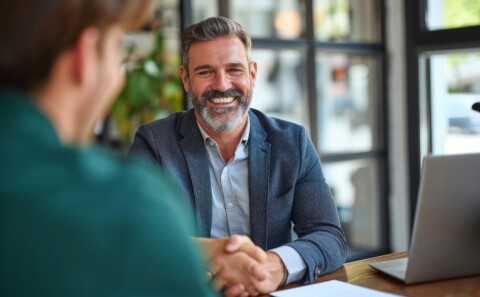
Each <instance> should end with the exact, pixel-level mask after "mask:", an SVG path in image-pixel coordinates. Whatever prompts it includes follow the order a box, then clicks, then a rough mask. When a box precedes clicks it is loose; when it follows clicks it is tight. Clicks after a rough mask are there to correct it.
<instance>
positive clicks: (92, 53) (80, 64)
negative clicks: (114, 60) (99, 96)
mask: <svg viewBox="0 0 480 297" xmlns="http://www.w3.org/2000/svg"><path fill="white" fill-rule="evenodd" d="M99 42H100V32H99V31H98V29H96V28H86V29H85V30H83V31H82V33H81V34H80V36H79V37H78V39H77V42H76V43H75V45H74V48H73V78H74V80H75V82H76V83H77V84H81V85H85V86H91V85H94V84H96V83H97V76H98V71H97V70H96V69H97V67H98V61H99V55H100V54H101V53H100V52H99V50H100V48H101V47H100V45H99Z"/></svg>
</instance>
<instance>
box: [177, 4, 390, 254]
mask: <svg viewBox="0 0 480 297" xmlns="http://www.w3.org/2000/svg"><path fill="white" fill-rule="evenodd" d="M182 3H183V20H182V23H183V24H184V26H185V27H186V26H188V25H190V24H192V23H194V22H197V21H200V20H201V19H204V18H206V17H208V16H214V15H223V16H227V17H230V18H232V19H234V20H236V21H238V22H239V23H241V24H242V26H243V27H244V28H245V29H246V30H247V31H248V32H249V33H250V35H251V36H252V39H253V40H252V41H253V49H252V58H253V59H254V60H255V61H256V62H257V64H258V74H257V75H258V77H257V83H256V86H255V90H254V98H253V101H252V107H253V108H257V109H260V110H261V111H263V112H265V113H266V114H268V115H270V116H273V117H277V118H282V119H287V120H290V121H292V122H296V123H300V124H302V125H304V126H305V127H306V128H307V130H308V131H309V132H310V136H311V138H312V141H313V143H314V144H315V145H316V147H317V151H318V152H319V155H320V159H321V161H322V164H323V168H324V173H325V176H326V179H327V182H328V184H329V185H330V187H331V189H332V192H333V194H334V197H335V199H336V202H337V206H338V210H339V214H340V219H341V222H342V226H343V228H344V230H345V233H346V235H347V243H348V245H349V259H348V260H354V259H359V258H365V257H368V256H373V255H376V254H382V253H386V252H388V251H389V233H388V230H389V228H388V220H387V219H388V205H387V197H388V196H387V195H388V192H387V190H388V186H387V185H388V182H389V180H388V174H387V172H388V161H387V155H388V154H387V148H386V139H387V132H386V129H385V126H386V124H385V123H386V120H385V119H386V116H385V114H386V110H387V108H386V102H387V100H386V98H385V97H386V96H385V87H384V85H385V79H384V74H385V63H384V59H385V46H384V38H383V34H384V33H383V32H384V30H383V23H384V22H383V13H384V12H383V10H384V8H383V1H382V0H363V1H358V0H282V1H276V0H256V1H254V2H251V1H244V0H229V1H228V0H219V1H211V0H203V1H202V0H190V1H183V2H182Z"/></svg>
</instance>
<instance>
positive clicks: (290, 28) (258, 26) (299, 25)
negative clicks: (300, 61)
mask: <svg viewBox="0 0 480 297" xmlns="http://www.w3.org/2000/svg"><path fill="white" fill-rule="evenodd" d="M252 3H254V4H252ZM301 3H303V1H298V0H283V1H277V0H255V1H254V2H251V1H245V0H232V1H231V4H230V8H231V9H230V16H231V17H232V19H234V20H236V21H237V22H239V23H240V24H241V25H242V26H243V27H244V28H245V30H246V31H247V32H248V33H249V34H250V35H251V36H252V37H254V38H281V39H298V38H301V37H302V36H303V33H304V30H305V22H304V20H305V17H304V15H305V12H304V9H303V6H302V7H301Z"/></svg>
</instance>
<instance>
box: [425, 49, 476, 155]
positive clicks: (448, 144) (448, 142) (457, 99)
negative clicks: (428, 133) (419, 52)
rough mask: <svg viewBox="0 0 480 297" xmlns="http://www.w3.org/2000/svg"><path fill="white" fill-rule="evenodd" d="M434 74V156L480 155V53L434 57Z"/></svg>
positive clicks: (432, 107)
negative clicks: (478, 109) (479, 106)
mask: <svg viewBox="0 0 480 297" xmlns="http://www.w3.org/2000/svg"><path fill="white" fill-rule="evenodd" d="M430 73H431V81H430V89H431V96H432V97H431V115H432V116H431V121H432V123H431V124H432V150H433V153H435V154H456V153H469V152H480V113H478V112H475V111H473V110H472V105H473V104H474V103H475V102H480V52H471V53H456V54H438V55H433V56H431V58H430Z"/></svg>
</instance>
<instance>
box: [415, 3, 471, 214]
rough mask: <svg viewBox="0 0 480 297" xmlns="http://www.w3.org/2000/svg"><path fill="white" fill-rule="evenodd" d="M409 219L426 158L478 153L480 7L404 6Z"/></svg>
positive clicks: (428, 4)
mask: <svg viewBox="0 0 480 297" xmlns="http://www.w3.org/2000/svg"><path fill="white" fill-rule="evenodd" d="M406 12H407V13H406V15H407V18H406V24H407V63H408V65H407V66H408V67H407V71H408V86H407V89H408V102H407V103H408V105H407V106H408V112H409V115H410V117H409V121H408V122H409V127H408V133H409V153H410V154H409V156H410V161H409V165H410V174H409V178H410V180H409V183H410V206H411V210H410V211H411V218H412V219H413V215H414V213H415V206H416V199H417V192H418V186H419V180H420V167H421V160H422V158H423V156H425V155H426V154H454V153H471V152H480V131H479V129H478V127H479V123H480V117H479V115H478V114H477V113H475V112H473V111H472V110H471V106H472V104H473V103H474V102H478V101H480V86H479V82H480V70H479V69H480V51H479V48H480V39H479V38H478V37H477V36H480V13H479V12H480V2H478V1H477V0H453V1H452V0H443V1H437V0H422V1H417V0H408V1H406Z"/></svg>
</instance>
